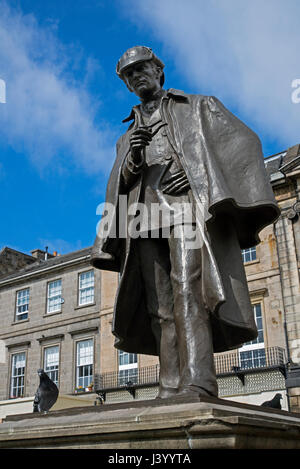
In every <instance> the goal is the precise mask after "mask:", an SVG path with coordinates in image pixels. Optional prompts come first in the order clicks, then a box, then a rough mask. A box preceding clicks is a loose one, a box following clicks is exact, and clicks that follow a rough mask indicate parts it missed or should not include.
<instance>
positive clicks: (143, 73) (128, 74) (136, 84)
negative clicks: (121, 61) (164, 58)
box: [123, 60, 161, 98]
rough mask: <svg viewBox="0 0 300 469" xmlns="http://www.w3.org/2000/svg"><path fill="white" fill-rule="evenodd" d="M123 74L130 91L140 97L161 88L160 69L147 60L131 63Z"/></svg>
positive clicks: (149, 94)
mask: <svg viewBox="0 0 300 469" xmlns="http://www.w3.org/2000/svg"><path fill="white" fill-rule="evenodd" d="M123 76H124V80H125V83H126V85H127V87H128V88H129V89H130V91H133V92H134V93H135V94H136V95H137V96H139V97H140V98H145V97H147V96H151V95H152V94H153V93H155V92H156V91H158V90H159V89H160V88H161V85H160V76H161V72H160V69H159V68H158V67H157V66H156V65H155V64H154V63H153V62H151V61H149V60H148V61H145V62H138V63H136V64H132V65H131V66H130V67H128V68H127V69H126V70H125V71H124V72H123Z"/></svg>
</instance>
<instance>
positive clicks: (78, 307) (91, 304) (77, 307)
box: [74, 302, 96, 309]
mask: <svg viewBox="0 0 300 469" xmlns="http://www.w3.org/2000/svg"><path fill="white" fill-rule="evenodd" d="M89 306H96V303H95V302H94V303H86V304H84V305H77V306H75V308H74V309H81V308H88V307H89Z"/></svg>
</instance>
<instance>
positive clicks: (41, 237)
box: [0, 0, 300, 254]
mask: <svg viewBox="0 0 300 469" xmlns="http://www.w3.org/2000/svg"><path fill="white" fill-rule="evenodd" d="M299 17H300V3H299V1H298V0H264V1H263V2H261V1H259V0H244V1H241V0H210V1H209V2H207V1H206V0H143V1H141V0H139V1H138V0H127V1H125V0H102V1H100V0H64V1H63V2H62V1H58V0H51V1H50V0H44V1H41V0H10V1H3V0H0V79H2V80H5V82H6V103H5V104H2V103H0V183H1V189H2V190H1V199H2V203H1V205H0V207H1V208H0V210H1V215H0V216H1V230H0V247H3V246H11V247H13V248H15V249H19V250H21V251H24V252H27V253H28V252H29V251H30V250H32V249H36V248H41V249H43V248H44V247H45V246H48V247H49V250H50V251H53V250H56V251H58V252H60V253H61V254H64V253H67V252H70V251H72V250H75V249H81V248H83V247H86V246H89V245H91V244H92V243H93V241H94V238H95V234H96V224H97V222H98V217H97V215H96V208H97V205H98V204H99V203H101V202H103V199H104V195H105V188H106V182H107V178H108V175H109V170H110V168H111V166H112V163H113V159H114V145H115V142H116V139H117V137H118V136H119V135H120V134H121V133H122V132H123V131H124V130H125V129H126V127H125V126H124V124H122V123H121V121H122V119H123V118H124V117H125V116H127V115H128V113H129V112H130V109H131V107H132V105H134V104H136V102H137V98H136V97H135V96H134V95H132V94H130V93H129V92H128V90H127V88H126V87H125V85H124V84H123V82H122V81H120V79H119V78H118V77H117V75H116V74H115V67H116V62H117V60H118V58H119V57H120V55H121V54H122V53H123V52H124V51H125V50H126V49H127V48H129V47H132V46H134V45H147V46H150V47H152V48H153V50H154V51H155V52H156V54H157V55H158V56H159V57H160V58H161V59H162V60H163V61H164V63H165V73H166V83H165V87H166V88H169V87H172V88H179V89H183V90H185V91H186V92H191V93H202V94H209V95H215V96H217V97H218V98H219V99H221V101H222V102H223V103H224V104H225V105H226V107H228V108H229V109H230V110H231V111H232V112H234V113H235V114H236V115H237V116H238V117H239V118H241V119H242V120H243V121H244V122H245V123H246V124H247V125H249V126H250V127H251V128H252V129H253V130H255V131H256V132H257V133H258V135H259V136H260V138H261V140H262V144H263V150H264V154H265V156H268V155H271V154H274V153H278V152H280V151H282V150H284V149H286V148H287V147H289V146H292V145H295V144H296V143H299V141H300V137H299V128H300V103H298V104H296V103H293V102H292V100H291V95H292V91H293V89H292V88H291V83H292V81H293V80H295V79H297V78H300V65H299V51H298V44H299V34H300V33H299V25H298V18H299Z"/></svg>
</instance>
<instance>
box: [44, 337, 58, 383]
mask: <svg viewBox="0 0 300 469" xmlns="http://www.w3.org/2000/svg"><path fill="white" fill-rule="evenodd" d="M44 371H45V373H47V375H48V376H49V378H50V379H51V380H52V381H53V382H54V383H55V384H56V386H58V372H59V346H58V345H53V346H51V347H46V348H45V349H44Z"/></svg>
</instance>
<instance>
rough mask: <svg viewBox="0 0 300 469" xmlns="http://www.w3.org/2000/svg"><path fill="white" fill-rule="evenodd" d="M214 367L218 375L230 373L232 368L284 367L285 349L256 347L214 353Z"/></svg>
mask: <svg viewBox="0 0 300 469" xmlns="http://www.w3.org/2000/svg"><path fill="white" fill-rule="evenodd" d="M214 358H215V367H216V373H217V376H218V375H223V374H226V373H232V371H233V370H234V369H237V368H239V369H240V370H255V369H258V368H273V367H284V366H285V364H286V356H285V350H284V349H283V348H281V347H268V348H256V349H251V350H247V351H243V350H240V349H239V350H234V351H232V352H226V353H218V354H215V357H214Z"/></svg>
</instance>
